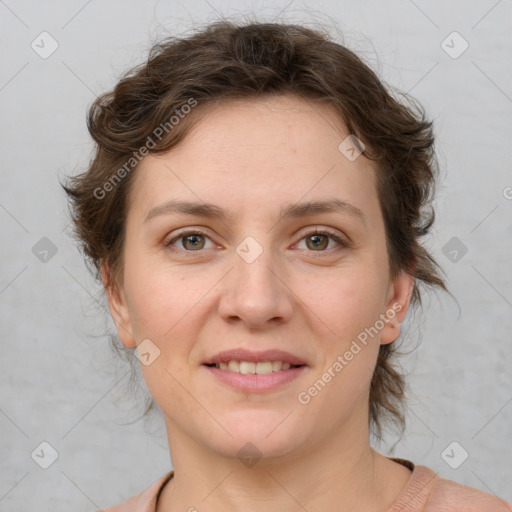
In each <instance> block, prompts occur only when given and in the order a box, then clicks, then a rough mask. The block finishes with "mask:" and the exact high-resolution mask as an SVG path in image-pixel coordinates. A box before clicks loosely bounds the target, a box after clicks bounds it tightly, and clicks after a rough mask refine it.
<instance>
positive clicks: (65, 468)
mask: <svg viewBox="0 0 512 512" xmlns="http://www.w3.org/2000/svg"><path fill="white" fill-rule="evenodd" d="M245 13H256V14H258V17H259V19H260V20H267V21H269V20H272V19H274V18H276V17H278V18H279V19H281V20H286V21H291V22H303V21H315V20H316V21H318V22H320V23H327V24H330V25H332V24H333V23H335V24H337V25H338V27H339V28H340V29H341V31H342V32H343V34H344V42H345V44H347V45H348V46H349V47H351V48H352V49H354V50H356V51H357V52H358V53H359V54H360V55H361V56H363V57H365V58H366V59H367V60H368V61H369V63H370V64H371V65H372V66H373V67H374V68H375V69H377V71H378V72H379V73H380V74H381V76H382V77H383V78H384V79H385V80H387V81H388V82H389V83H390V84H392V85H395V86H397V87H399V88H401V89H403V90H405V91H409V92H411V94H413V95H414V96H415V97H416V98H418V99H419V100H420V101H421V102H422V103H423V105H424V106H425V107H426V109H427V112H428V114H429V115H430V116H431V117H434V118H435V122H436V129H437V134H438V143H437V148H438V154H439V159H440V164H441V174H442V180H441V183H440V186H439V191H438V198H437V201H436V207H437V221H436V224H435V229H434V230H433V233H432V236H431V237H430V238H428V239H427V240H426V242H425V243H426V244H427V245H428V247H429V248H430V249H431V250H432V252H433V254H434V256H435V257H436V258H437V259H438V261H439V262H440V263H441V264H442V265H443V266H444V268H445V270H446V273H447V278H448V285H449V287H450V289H451V290H452V292H453V293H454V294H455V296H456V298H457V300H458V305H457V304H456V303H455V302H454V301H452V300H451V299H449V297H447V296H445V295H443V294H440V295H439V296H438V297H437V298H436V296H434V295H432V299H431V300H427V301H426V303H425V314H424V315H423V316H419V317H418V318H417V321H415V319H414V318H411V319H410V322H408V323H409V324H410V328H409V329H408V334H409V335H410V336H411V340H412V341H411V343H410V344H409V346H414V344H415V341H416V340H417V336H418V333H419V332H421V333H422V342H421V344H420V345H419V348H418V349H417V350H416V351H414V352H413V353H411V354H410V355H408V356H406V357H404V358H403V360H402V361H403V365H404V368H406V370H407V371H408V372H409V373H410V377H409V382H410V386H411V390H410V394H409V411H408V417H407V421H408V430H407V433H406V435H405V436H404V437H403V438H402V439H401V440H400V441H399V442H398V444H397V445H396V446H395V448H394V451H393V452H392V454H393V455H394V456H398V457H404V458H408V459H410V460H413V461H414V462H415V463H417V464H424V465H427V466H430V467H431V468H432V469H434V470H435V471H438V472H439V473H440V475H441V476H443V477H444V478H449V479H453V480H456V481H459V482H461V483H464V484H466V485H470V486H473V487H477V488H480V489H483V490H485V491H487V492H492V493H495V494H497V495H500V496H501V497H502V498H504V499H507V500H508V501H512V487H511V485H510V481H511V476H512V474H511V473H512V471H511V463H510V460H511V455H512V450H511V448H512V440H511V435H510V434H511V432H512V428H511V427H512V403H511V402H512V386H511V380H512V378H511V372H510V369H509V367H510V359H511V358H510V356H511V355H512V354H511V351H512V350H511V334H510V333H511V330H512V272H511V264H510V263H511V254H512V199H511V197H512V188H510V187H512V173H511V171H510V162H511V161H512V158H511V156H512V155H511V152H512V144H511V143H510V142H511V141H510V136H511V133H512V132H511V124H512V115H511V114H512V80H511V78H512V64H511V62H512V59H510V55H511V46H512V41H511V33H512V30H511V29H512V26H511V25H512V22H511V21H512V2H511V1H510V0H508V1H507V0H501V1H496V0H485V1H484V0H482V1H471V2H469V1H451V2H446V1H440V0H437V1H431V2H427V1H420V0H416V1H415V2H413V1H412V0H392V1H388V2H379V1H365V2H355V1H347V0H345V1H338V2H334V1H330V2H329V1H325V0H324V1H322V0H318V1H315V2H311V3H309V4H308V3H304V2H300V1H298V0H297V1H295V2H294V1H288V2H277V1H274V2H259V1H255V2H248V1H234V0H232V1H219V0H210V1H206V0H191V1H187V2H185V1H184V0H183V1H172V2H171V1H157V2H151V1H148V2H143V1H136V0H130V1H123V2H120V1H119V2H114V1H112V0H111V1H104V2H101V1H99V0H92V1H89V2H87V1H84V0H72V1H69V0H67V1H64V0H54V1H47V2H36V1H23V0H20V1H15V0H5V1H0V48H1V50H2V53H1V66H0V106H1V115H0V126H1V137H0V144H1V156H2V164H1V167H0V173H1V180H2V186H1V187H0V223H1V233H2V245H1V260H0V261H1V271H0V318H1V323H0V329H1V331H0V335H1V355H0V372H1V376H2V377H1V381H0V386H1V395H0V432H1V436H0V450H1V457H0V468H1V476H0V510H2V511H3V512H9V511H19V510H36V509H37V510H52V511H53V512H59V511H70V510H74V511H76V512H80V511H84V512H86V511H90V510H92V509H94V508H95V507H105V506H107V505H112V504H115V503H118V502H120V501H122V500H124V499H126V498H127V497H128V496H130V495H132V494H135V493H138V492H140V491H141V490H143V489H145V488H146V487H147V486H149V485H150V484H151V483H152V482H153V481H155V480H156V479H157V478H158V477H160V476H161V475H163V474H164V473H165V472H167V471H168V470H169V469H170V457H169V453H168V449H167V440H166V437H165V431H164V428H163V423H162V418H161V417H160V416H158V415H156V416H154V417H153V419H151V421H150V422H148V421H142V420H139V421H135V422H132V423H129V424H127V422H130V421H132V420H133V419H135V418H136V417H137V404H140V403H141V398H137V397H136V396H135V398H133V397H132V392H131V391H130V389H128V388H127V382H128V377H127V371H128V367H127V366H126V364H125V363H122V362H119V360H118V358H117V357H116V356H115V354H112V353H111V350H110V348H109V346H108V341H107V338H106V337H105V336H104V335H103V333H104V332H105V329H106V328H107V327H112V323H111V320H110V319H109V318H108V317H107V315H106V313H105V311H104V309H103V308H102V304H104V303H103V302H102V300H101V296H102V294H101V288H100V287H99V284H98V283H96V282H94V280H93V278H92V277H91V275H90V274H89V273H88V271H87V269H86V267H85V265H84V262H83V260H82V257H81V255H80V253H79V252H78V250H77V247H76V245H75V242H74V241H73V240H72V239H71V238H70V236H69V235H70V227H69V219H68V214H67V206H66V199H65V196H64V193H63V191H62V190H61V188H60V186H59V183H58V180H59V179H62V178H63V177H64V175H67V174H73V173H75V172H78V171H79V170H81V169H82V168H83V167H84V166H85V165H86V164H87V162H88V159H89V155H90V151H91V141H90V139H89V136H88V133H87V130H86V126H85V112H86V109H87V107H88V105H89V104H90V103H91V102H92V101H93V99H94V97H95V96H96V95H97V94H99V93H100V92H102V91H105V90H107V89H109V88H110V87H112V86H113V85H114V83H115V82H116V81H117V79H118V78H119V76H120V74H121V73H122V72H123V71H124V70H125V69H126V68H127V67H129V66H132V65H135V64H138V63H139V62H141V60H142V59H143V58H144V56H145V54H146V51H147V50H148V49H149V47H150V45H151V42H152V41H154V40H156V39H158V38H159V37H161V36H165V35H169V34H173V33H176V31H178V32H180V33H182V32H183V31H184V30H185V29H190V28H192V27H194V26H195V25H198V24H201V23H203V22H205V21H207V20H209V21H213V20H214V19H217V18H218V17H219V16H220V15H222V16H233V15H236V16H241V15H243V14H245ZM43 31H47V32H49V33H50V34H51V36H52V37H53V38H54V39H55V40H56V41H57V42H58V45H59V47H58V49H57V50H56V51H55V52H54V53H53V54H52V55H51V56H49V57H48V58H46V59H43V58H41V57H40V56H39V55H38V54H37V53H36V52H35V51H34V50H33V49H32V48H31V42H32V41H34V40H35V41H36V43H37V42H38V41H39V45H40V46H42V43H41V42H40V39H41V37H39V38H38V36H39V34H40V33H41V32H43ZM453 31H457V32H458V33H460V35H461V36H462V37H463V38H464V39H465V40H466V41H467V42H468V44H469V47H468V49H467V50H466V51H465V52H464V53H462V55H460V56H459V57H458V58H453V55H452V56H450V55H448V53H446V52H445V50H444V49H443V47H442V41H443V40H445V39H446V38H447V36H448V35H449V34H451V33H452V32H453ZM461 43H462V41H461V40H460V39H457V36H456V37H455V39H453V36H452V37H451V39H450V38H449V39H448V40H447V42H446V43H445V47H446V45H447V44H448V45H449V46H451V47H452V48H451V50H450V51H451V52H452V54H453V52H457V51H459V50H460V49H461V48H462V46H461ZM45 48H46V49H48V48H49V42H48V40H46V43H45ZM507 187H508V188H507ZM43 237H47V238H48V239H49V240H50V241H51V244H49V242H48V241H47V240H43V241H41V239H42V238H43ZM453 237H456V238H457V239H458V240H452V239H453ZM37 244H39V245H37ZM52 244H53V245H52ZM447 244H448V245H447ZM462 244H463V245H462ZM52 246H54V248H53V251H55V250H56V251H57V252H56V253H55V254H52V252H51V249H52ZM34 247H35V249H34ZM463 247H466V248H467V253H466V254H464V255H462V253H463V251H461V248H463ZM44 250H49V252H48V253H47V254H46V253H44V252H42V251H44ZM453 250H455V251H456V252H455V253H454V252H453ZM461 255H462V257H461ZM41 258H42V259H43V261H41ZM45 258H46V260H47V261H44V259H45ZM457 258H458V261H457ZM459 306H460V311H459V309H458V308H459ZM139 410H140V409H139ZM43 441H46V442H48V443H50V444H51V445H52V446H53V447H54V448H55V450H56V451H57V452H58V455H59V456H58V459H57V460H56V461H55V463H54V464H52V465H51V466H50V467H49V468H48V469H42V468H41V467H39V465H38V464H36V462H35V461H34V460H33V458H31V453H32V452H33V451H34V450H35V449H36V448H37V447H38V446H39V445H40V443H41V442H43ZM395 441H396V439H395V438H393V436H392V435H390V436H389V438H388V439H387V440H386V443H385V445H382V446H381V447H378V449H380V450H381V451H383V452H387V453H391V452H389V450H390V448H391V446H392V445H393V443H394V442H395ZM453 441H456V442H457V443H459V445H460V446H461V447H463V449H465V450H466V451H467V452H468V453H469V458H468V459H467V460H466V461H465V462H464V463H463V464H462V465H460V467H458V468H457V469H452V468H451V467H450V466H449V465H448V464H447V462H446V461H445V459H446V456H445V459H443V457H442V456H441V454H442V452H443V451H444V450H445V448H446V447H447V446H448V445H449V444H450V443H452V442H453ZM45 450H46V451H45ZM448 452H449V454H450V455H451V460H452V461H453V460H455V461H456V460H458V458H460V456H461V453H462V452H461V448H459V447H458V446H456V447H455V449H454V451H453V452H451V451H450V450H448ZM37 453H39V459H38V457H37V455H34V459H36V460H38V461H39V462H44V460H46V462H48V461H49V459H48V457H50V453H49V451H48V449H44V448H43V452H41V448H38V449H37V450H36V454H37ZM43 454H44V455H43Z"/></svg>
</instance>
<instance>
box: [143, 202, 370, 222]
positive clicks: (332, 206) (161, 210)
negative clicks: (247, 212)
mask: <svg viewBox="0 0 512 512" xmlns="http://www.w3.org/2000/svg"><path fill="white" fill-rule="evenodd" d="M337 211H338V212H342V213H346V214H349V215H351V216H353V217H355V218H358V219H359V220H360V221H362V223H363V224H364V225H365V226H366V215H365V214H364V213H363V211H362V210H360V209H359V208H358V207H357V206H354V205H353V204H351V203H347V202H345V201H341V200H340V199H329V200H324V201H307V202H302V203H292V204H289V205H287V206H283V207H282V208H281V212H280V219H295V218H301V217H307V216H308V215H313V214H315V213H327V212H337ZM172 213H183V214H186V215H194V216H196V217H204V218H213V219H220V220H222V221H227V222H232V221H233V218H234V215H233V214H231V213H228V212H226V211H225V210H223V209H222V208H220V207H218V206H216V205H214V204H211V203H196V202H192V201H178V200H173V201H168V202H166V203H163V204H161V205H158V206H155V207H154V208H151V210H150V211H149V212H148V214H147V216H146V218H145V219H144V222H143V223H144V224H145V223H147V222H149V221H150V220H151V219H153V218H155V217H157V216H160V215H170V214H172Z"/></svg>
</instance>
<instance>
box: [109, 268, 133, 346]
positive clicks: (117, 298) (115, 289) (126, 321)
mask: <svg viewBox="0 0 512 512" xmlns="http://www.w3.org/2000/svg"><path fill="white" fill-rule="evenodd" d="M101 280H102V282H103V287H104V288H105V293H106V294H107V299H108V306H109V309H110V314H111V315H112V319H113V320H114V324H115V325H116V328H117V333H118V334H119V338H120V339H121V341H122V343H123V345H125V346H126V347H128V348H134V347H135V346H136V343H135V338H134V336H133V332H132V326H131V322H130V315H129V311H128V306H127V304H126V300H125V298H124V292H123V290H122V289H120V288H119V286H118V285H117V283H115V282H114V280H113V279H111V269H110V268H108V267H107V266H106V265H105V264H103V265H102V266H101Z"/></svg>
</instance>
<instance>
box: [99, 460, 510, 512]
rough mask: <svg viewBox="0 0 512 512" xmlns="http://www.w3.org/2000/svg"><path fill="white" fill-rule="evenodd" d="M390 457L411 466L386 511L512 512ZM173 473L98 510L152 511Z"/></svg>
mask: <svg viewBox="0 0 512 512" xmlns="http://www.w3.org/2000/svg"><path fill="white" fill-rule="evenodd" d="M392 460H394V461H395V462H399V463H400V464H403V465H404V466H407V467H408V468H409V469H412V475H411V478H410V479H409V482H408V483H407V485H406V486H405V487H404V489H403V490H402V492H401V493H400V495H399V496H398V497H397V498H396V500H395V501H394V502H393V504H392V505H391V507H389V508H388V510H387V512H420V511H421V512H512V505H511V504H510V503H507V502H506V501H503V500H502V499H500V498H497V497H496V496H493V495H492V494H488V493H486V492H483V491H479V490H477V489H473V488H472V487H467V486H465V485H461V484H459V483H457V482H454V481H452V480H446V479H444V478H440V477H439V476H438V475H437V473H434V471H432V470H431V469H430V468H428V467H426V466H416V465H414V464H413V463H412V462H410V461H408V460H404V459H397V458H392ZM173 475H174V471H170V472H169V473H167V474H166V475H165V476H163V477H162V478H160V479H159V480H157V481H156V482H155V483H154V484H153V485H151V486H150V487H149V488H148V489H146V490H145V491H144V492H142V493H141V494H139V495H137V496H133V497H132V498H130V499H129V500H127V501H125V502H124V503H121V504H120V505H117V506H114V507H111V508H107V509H102V511H101V512H155V509H156V502H157V498H158V495H159V492H160V491H161V489H163V487H164V485H165V484H166V483H167V482H168V481H169V480H170V479H171V478H172V477H173Z"/></svg>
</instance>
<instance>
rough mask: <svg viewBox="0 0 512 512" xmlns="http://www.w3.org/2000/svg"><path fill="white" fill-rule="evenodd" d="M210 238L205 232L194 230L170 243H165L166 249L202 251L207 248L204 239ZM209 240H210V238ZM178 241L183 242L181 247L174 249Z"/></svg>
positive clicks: (176, 237)
mask: <svg viewBox="0 0 512 512" xmlns="http://www.w3.org/2000/svg"><path fill="white" fill-rule="evenodd" d="M205 238H208V235H207V234H206V233H205V232H204V231H200V230H193V231H185V232H182V233H180V234H179V235H178V236H175V237H174V238H172V239H171V240H169V241H168V242H165V243H164V245H165V247H168V248H169V249H172V250H180V249H181V250H184V251H188V252H194V251H200V250H201V249H204V248H205V241H204V239H205ZM208 240H209V238H208ZM176 241H181V247H177V248H175V247H172V246H173V245H174V243H175V242H176Z"/></svg>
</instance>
